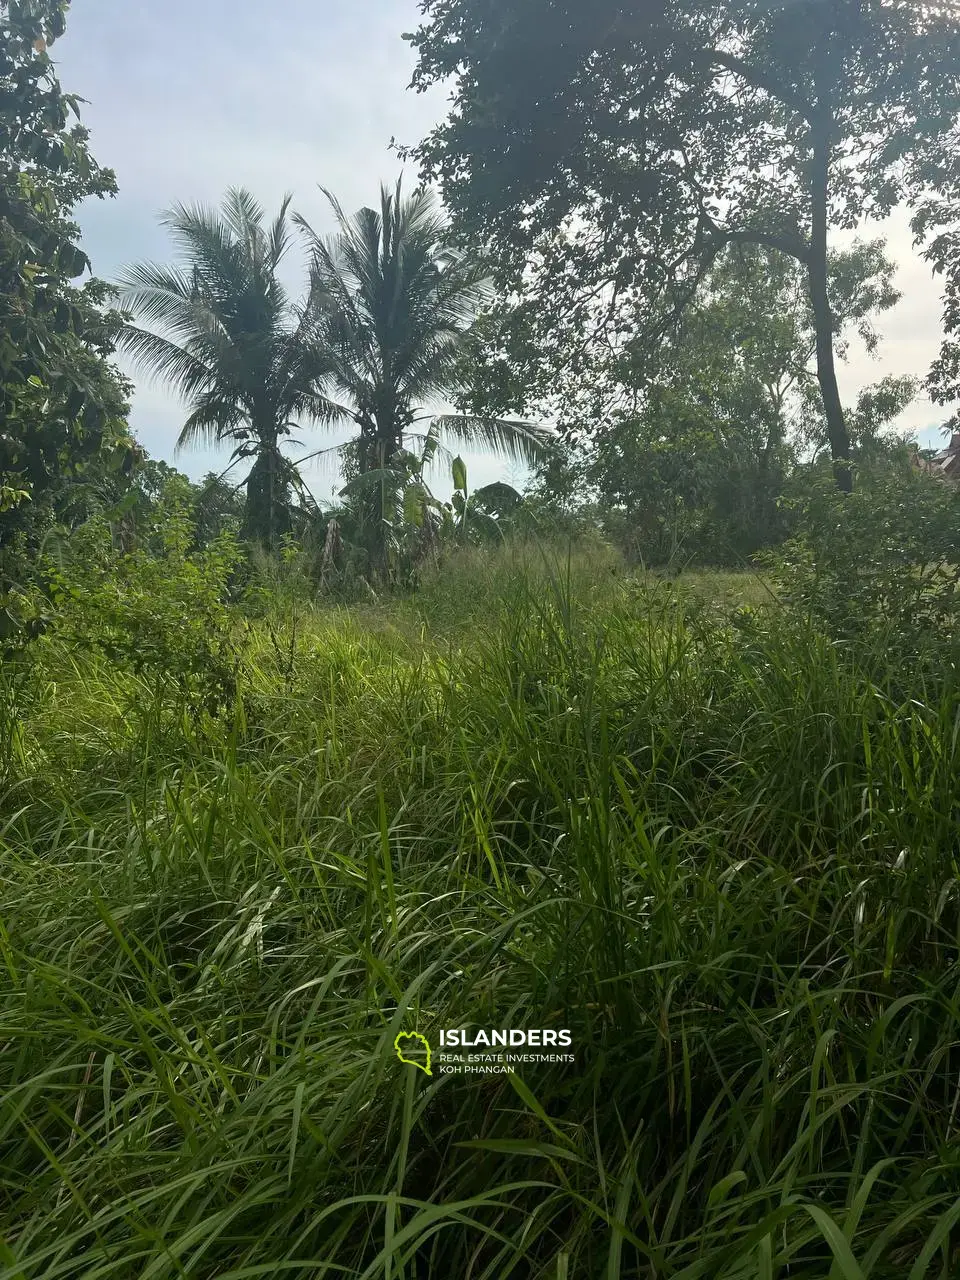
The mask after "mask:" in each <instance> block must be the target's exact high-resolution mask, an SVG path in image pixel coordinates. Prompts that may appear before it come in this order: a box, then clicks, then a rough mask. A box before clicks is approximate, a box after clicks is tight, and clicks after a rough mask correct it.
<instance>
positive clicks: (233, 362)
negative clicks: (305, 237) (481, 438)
mask: <svg viewBox="0 0 960 1280" xmlns="http://www.w3.org/2000/svg"><path fill="white" fill-rule="evenodd" d="M289 205H290V197H289V196H287V198H286V199H285V200H284V201H283V204H282V205H281V208H280V212H279V214H278V215H277V217H276V218H275V219H274V221H273V223H272V225H270V226H269V227H265V226H264V212H263V209H262V208H261V207H260V205H259V204H258V203H257V202H256V200H255V199H254V198H253V196H252V195H251V194H250V193H249V192H248V191H245V190H242V189H239V188H238V189H233V190H231V191H229V192H228V194H227V196H226V197H225V199H224V201H223V203H222V205H221V208H220V210H219V211H218V212H217V211H211V210H208V209H206V208H203V207H202V206H194V207H187V206H184V205H182V204H178V205H175V206H174V207H173V208H172V209H170V210H169V211H167V212H166V213H165V214H163V216H162V218H161V224H162V225H164V226H166V227H167V228H168V229H169V230H170V231H171V232H172V234H173V236H174V239H175V241H176V242H177V244H178V246H179V248H180V250H181V252H182V258H183V263H182V265H179V266H174V267H162V266H156V265H154V264H153V263H143V264H140V265H138V266H134V267H131V268H130V269H129V270H128V271H127V272H126V273H125V274H124V276H123V277H122V278H121V281H120V284H121V287H122V289H123V299H124V304H125V306H126V307H127V308H128V309H129V311H130V312H132V314H133V316H134V317H135V318H136V319H137V320H139V321H140V322H141V324H142V325H143V326H148V327H138V326H136V325H132V324H128V325H126V326H125V328H124V330H123V332H122V333H121V335H120V340H119V341H120V346H121V347H122V348H123V349H124V350H125V351H127V352H128V353H129V355H130V356H131V357H132V358H133V362H134V365H135V366H138V367H139V369H141V370H143V371H144V372H146V373H147V374H149V375H152V376H154V377H160V378H163V379H164V380H166V381H167V382H168V383H169V385H170V386H171V387H172V388H173V389H174V390H175V391H176V392H177V393H178V394H179V395H180V396H181V398H182V399H183V400H184V401H185V402H186V403H187V405H188V406H189V410H190V414H189V417H188V418H187V420H186V422H185V423H184V425H183V429H182V430H181V432H180V437H179V440H178V441H177V448H178V449H179V448H183V447H186V446H188V445H193V444H197V443H201V442H203V443H216V444H222V443H225V442H229V443H232V444H233V445H234V450H233V454H232V456H231V464H233V463H235V462H238V461H240V460H242V459H247V458H252V459H253V466H252V467H251V470H250V473H249V475H248V477H247V482H246V486H247V502H246V512H245V521H244V532H245V534H246V536H248V537H250V538H251V539H255V540H257V541H259V542H261V543H263V544H265V545H267V546H272V545H274V544H275V542H276V540H277V538H278V537H279V536H280V535H281V534H283V533H284V532H287V531H289V529H290V507H291V490H293V489H296V488H299V489H301V491H302V482H301V481H300V477H299V473H298V471H297V468H296V466H295V465H294V464H293V463H292V462H291V461H290V460H289V459H288V458H286V457H285V456H284V454H283V452H282V448H281V446H282V443H283V441H284V439H285V438H286V437H288V436H289V434H290V431H291V429H292V428H294V427H296V426H297V425H298V424H299V422H300V420H307V421H319V420H323V419H325V418H328V417H329V416H330V406H329V404H328V402H327V401H326V400H325V399H324V397H323V395H322V392H321V388H322V385H323V379H324V377H325V375H326V374H327V372H328V369H329V366H328V362H327V360H326V356H325V352H324V348H323V345H322V344H321V343H319V342H318V341H317V309H316V307H315V305H314V298H313V295H312V294H310V295H308V297H307V299H306V301H305V302H302V303H295V302H293V301H292V300H291V299H290V297H289V296H288V294H287V291H286V289H285V288H284V286H283V285H282V284H281V283H280V281H279V279H278V275H277V272H278V269H279V267H280V264H281V262H282V261H283V259H284V257H285V255H286V253H287V250H288V248H289V246H290V242H291V228H290V223H289V220H288V209H289ZM155 329H156V330H157V331H155Z"/></svg>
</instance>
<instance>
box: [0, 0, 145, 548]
mask: <svg viewBox="0 0 960 1280" xmlns="http://www.w3.org/2000/svg"><path fill="white" fill-rule="evenodd" d="M67 8H68V5H67V2H66V0H34V2H33V3H31V4H29V5H28V4H22V3H7V0H0V556H2V555H4V554H6V553H8V552H9V551H10V548H11V545H12V544H13V543H14V541H16V540H17V539H18V537H19V538H20V539H21V540H22V539H23V538H25V539H26V540H27V542H28V543H29V542H30V541H35V540H36V539H37V538H38V537H40V536H42V533H43V530H44V529H45V528H46V527H47V526H48V524H49V523H50V521H55V520H59V519H61V518H65V516H66V515H67V514H68V513H69V511H70V510H71V509H72V508H73V507H74V506H76V504H77V501H78V497H79V494H80V493H81V491H82V490H84V488H85V487H86V486H87V484H88V481H89V479H90V476H91V474H93V473H94V472H95V471H96V469H97V468H98V467H104V468H107V469H108V470H109V469H111V468H112V469H114V470H116V471H118V472H121V471H126V470H129V468H130V466H131V465H132V461H133V455H132V449H131V446H132V442H131V440H130V436H129V433H128V430H127V425H126V414H127V404H126V397H127V394H128V391H129V387H128V384H127V383H126V382H125V380H124V379H123V378H121V377H120V375H119V374H118V373H117V371H116V370H115V369H114V368H113V367H112V365H111V364H110V362H109V357H110V355H111V353H112V351H113V336H114V333H115V330H116V324H117V317H116V315H115V314H113V313H111V312H110V311H109V309H108V304H109V301H110V296H111V292H110V290H109V289H108V288H107V286H106V285H104V284H103V283H102V282H100V281H96V280H89V281H88V282H87V283H86V285H84V286H83V287H79V286H78V285H77V284H75V283H74V282H75V281H76V280H77V278H78V277H80V276H81V275H83V274H84V273H85V272H87V271H88V270H89V266H90V264H89V262H88V260H87V257H86V255H85V254H84V253H83V251H82V250H81V249H80V248H79V246H78V239H79V229H78V228H77V226H76V224H75V223H74V222H73V221H72V218H71V214H72V210H73V208H74V206H75V205H76V204H77V202H78V201H80V200H82V199H86V198H89V197H91V196H96V197H100V198H102V197H104V196H108V195H112V194H113V193H114V192H115V190H116V183H115V180H114V175H113V173H112V172H111V171H110V170H108V169H102V168H100V167H99V166H98V165H97V163H96V162H95V161H94V159H93V157H92V156H91V155H90V151H89V149H88V145H87V131H86V130H85V129H84V128H83V127H82V126H81V125H80V124H79V117H78V111H79V103H80V99H78V98H77V97H75V96H74V95H71V94H68V93H65V92H64V91H63V89H62V88H61V86H60V82H59V80H58V78H57V75H56V72H55V69H54V65H53V63H52V62H51V59H50V54H49V47H50V45H51V44H53V42H54V41H55V40H56V39H58V38H59V37H60V36H61V35H62V34H63V31H64V25H65V19H66V14H67ZM81 505H82V504H81ZM7 568H8V569H9V568H10V566H9V564H8V565H7Z"/></svg>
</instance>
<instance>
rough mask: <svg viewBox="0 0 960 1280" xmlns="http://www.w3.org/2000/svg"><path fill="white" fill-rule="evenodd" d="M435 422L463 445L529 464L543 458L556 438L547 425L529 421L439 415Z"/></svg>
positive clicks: (444, 433)
mask: <svg viewBox="0 0 960 1280" xmlns="http://www.w3.org/2000/svg"><path fill="white" fill-rule="evenodd" d="M434 422H435V424H436V426H437V429H438V430H439V431H440V432H441V433H442V434H443V435H445V436H449V437H450V438H451V439H452V440H454V441H455V442H456V443H457V444H458V445H460V446H462V447H464V448H467V449H473V450H479V451H489V452H491V453H494V454H496V455H497V456H498V457H501V458H506V459H508V460H509V461H510V462H518V463H524V464H526V465H528V466H530V465H533V464H534V463H537V462H539V461H541V460H542V459H543V458H544V457H546V456H547V454H548V453H549V451H550V446H551V444H552V443H553V441H554V439H555V437H554V433H553V432H552V431H550V429H549V428H547V427H543V426H539V425H537V424H535V423H532V422H511V421H509V420H508V419H506V418H479V417H474V416H471V415H469V414H441V415H440V416H438V417H437V418H435V419H434Z"/></svg>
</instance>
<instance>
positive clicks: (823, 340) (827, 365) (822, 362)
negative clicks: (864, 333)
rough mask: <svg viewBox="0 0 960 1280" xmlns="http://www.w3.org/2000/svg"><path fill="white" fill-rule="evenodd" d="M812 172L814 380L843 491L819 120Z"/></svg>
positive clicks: (843, 437) (845, 470)
mask: <svg viewBox="0 0 960 1280" xmlns="http://www.w3.org/2000/svg"><path fill="white" fill-rule="evenodd" d="M812 132H813V173H812V184H811V195H812V207H811V228H810V255H809V257H808V259H807V271H808V275H809V280H810V302H811V304H812V307H813V319H814V329H815V332H816V338H817V380H818V382H819V383H820V395H821V397H822V399H823V412H824V414H825V416H826V419H827V435H828V437H829V440H830V456H831V457H832V459H833V474H834V478H835V479H836V482H837V487H838V488H839V489H840V490H841V492H843V493H850V492H851V491H852V489H853V470H852V467H851V458H850V437H849V435H848V433H847V424H846V420H845V418H844V414H843V404H842V403H841V400H840V388H839V387H838V385H837V369H836V363H835V359H834V352H833V313H832V311H831V309H830V295H829V292H828V289H827V196H828V189H829V178H830V124H829V122H827V121H821V122H819V123H818V124H817V125H816V126H815V127H814V129H813V131H812Z"/></svg>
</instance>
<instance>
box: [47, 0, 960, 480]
mask: <svg viewBox="0 0 960 1280" xmlns="http://www.w3.org/2000/svg"><path fill="white" fill-rule="evenodd" d="M417 21H418V13H417V5H416V2H415V0H286V2H285V3H284V4H282V5H280V4H274V5H272V6H265V5H263V4H254V3H252V0H75V3H74V5H73V8H72V10H71V12H70V15H69V17H68V23H67V32H66V35H65V36H64V37H63V39H62V40H60V41H58V42H57V43H56V45H55V46H54V47H53V49H52V50H51V53H52V56H53V58H54V60H55V61H56V62H57V63H58V65H59V70H60V76H61V80H62V82H63V85H64V88H65V89H66V90H67V91H69V92H75V93H78V94H80V96H81V97H84V98H86V99H88V103H87V105H86V106H85V107H84V108H83V120H84V123H85V124H87V126H88V127H89V128H90V130H91V134H92V148H93V152H94V154H95V156H96V157H97V159H98V160H99V161H100V163H101V164H104V165H109V166H110V167H112V168H113V169H115V170H116V173H117V179H118V183H119V187H120V194H119V195H118V196H117V197H116V199H114V200H109V201H106V202H99V201H92V202H89V203H87V204H85V205H83V206H82V207H81V209H80V212H79V221H80V224H81V226H82V228H83V233H84V247H85V248H86V250H87V252H88V254H89V255H90V257H91V259H92V262H93V267H94V271H95V273H96V274H97V275H99V276H101V277H102V278H104V279H112V278H114V277H115V275H116V273H117V272H118V271H119V270H120V268H121V267H123V266H125V265H127V264H129V263H131V262H134V261H138V260H141V259H145V258H149V259H154V260H157V261H167V260H169V259H170V256H171V254H170V247H169V243H168V241H167V238H166V235H165V233H164V232H163V231H162V229H161V228H160V227H159V226H158V223H157V215H158V214H159V212H160V210H161V209H163V208H165V207H167V206H168V205H169V204H171V203H172V202H174V201H184V202H187V203H189V202H193V201H197V200H200V201H204V202H206V203H210V204H216V203H217V202H218V201H219V199H220V197H221V196H222V194H223V193H224V191H225V190H226V189H227V188H228V187H230V186H246V187H249V188H250V189H251V190H252V191H253V192H254V194H255V195H256V196H257V197H258V198H259V199H260V200H261V201H262V202H263V204H264V205H265V206H266V208H267V210H268V211H271V212H272V211H274V210H275V209H276V208H277V207H278V206H279V203H280V201H281V199H282V198H283V196H284V194H285V193H286V192H287V191H292V192H293V193H294V205H295V207H296V208H298V209H299V210H301V211H302V212H303V213H304V214H306V216H307V217H308V218H309V219H310V220H311V222H312V223H313V224H314V226H315V227H317V228H318V229H321V230H323V229H327V228H329V217H328V214H327V212H326V208H325V204H324V201H323V197H322V196H321V195H320V193H319V191H318V190H317V184H319V183H322V184H323V185H324V186H327V187H329V188H330V189H331V190H333V191H334V192H335V193H336V194H337V196H338V197H339V198H340V200H341V203H342V204H343V205H344V207H345V208H346V209H347V210H349V211H352V210H353V209H355V208H358V207H360V206H361V205H363V204H369V203H371V202H372V201H374V200H375V199H376V196H377V191H378V187H379V183H380V181H381V180H388V181H392V180H394V179H395V178H396V176H397V175H398V174H399V172H400V164H399V161H398V159H397V157H396V155H394V154H393V153H392V152H391V151H390V149H389V142H390V139H391V137H392V136H395V137H397V138H398V139H399V140H400V141H402V142H414V141H416V140H418V139H419V138H420V137H421V136H422V135H423V134H424V133H425V132H426V131H427V130H428V129H429V128H430V126H431V125H432V124H433V123H434V122H435V121H436V120H438V119H439V118H440V117H441V116H442V115H443V113H444V110H445V105H446V96H447V95H446V93H445V92H444V91H443V90H434V91H432V92H431V93H429V94H425V95H420V94H415V93H412V92H410V91H408V89H407V85H408V83H409V80H410V73H411V71H412V68H413V61H414V59H413V54H412V51H411V49H410V47H409V46H408V45H407V44H405V43H404V42H403V40H402V39H401V34H402V33H403V32H404V31H408V30H410V29H411V28H413V27H414V26H415V25H416V24H417ZM413 176H414V175H413V174H410V177H411V179H412V178H413ZM867 230H868V232H870V233H871V234H876V229H875V228H868V229H867ZM881 231H882V232H885V233H886V234H887V235H888V237H889V239H890V248H891V251H892V253H893V256H894V257H895V258H896V260H897V261H898V263H899V266H900V271H899V279H898V284H899V287H900V288H901V289H902V290H903V292H904V295H905V296H904V299H903V301H902V302H901V303H900V304H899V306H898V307H897V308H896V310H895V311H893V312H892V313H889V314H888V315H887V316H886V317H885V318H884V319H883V322H882V326H881V327H882V330H883V333H884V341H883V343H882V345H881V349H880V358H879V360H871V359H869V358H868V357H866V356H865V354H864V353H862V352H860V351H855V352H854V353H853V355H852V358H851V359H850V361H849V363H848V364H847V365H846V366H845V367H844V368H843V370H842V372H841V390H842V392H843V394H844V397H845V399H848V400H853V399H855V397H856V393H857V391H858V390H859V388H860V387H862V386H863V385H865V384H866V383H869V382H872V381H875V380H876V379H878V378H879V377H880V376H882V374H883V373H885V372H890V373H898V374H899V373H914V374H923V373H925V372H926V369H927V368H928V366H929V364H930V361H931V360H932V358H933V357H934V355H935V354H936V350H937V347H938V345H939V335H940V326H939V293H938V289H937V287H936V285H935V284H934V283H933V281H932V280H931V277H930V272H929V270H928V268H926V266H925V265H924V264H923V263H921V262H920V261H919V260H918V258H917V257H916V255H915V253H914V252H913V251H912V250H911V248H910V238H909V233H908V232H907V230H906V219H905V218H904V217H898V218H896V219H894V220H893V221H892V222H891V224H888V226H887V227H885V228H883V229H881ZM298 268H299V263H298V262H297V260H296V258H295V257H294V256H291V259H290V262H289V268H288V280H289V283H290V284H291V286H293V287H296V285H297V282H298V279H299V270H298ZM184 416H185V415H184V411H183V408H182V407H181V406H180V405H179V404H178V402H177V401H176V400H175V399H174V398H173V397H171V396H170V395H169V394H168V393H167V392H166V391H165V390H164V388H163V387H162V386H151V385H148V384H143V383H140V384H138V386H137V391H136V395H135V397H134V402H133V413H132V423H133V426H134V429H135V431H136V433H137V435H138V437H139V438H140V440H141V441H142V442H143V443H144V445H145V446H146V448H147V449H148V450H149V452H150V453H151V454H153V455H154V456H156V457H162V458H165V459H167V460H168V461H175V462H176V465H177V466H179V467H180V468H181V469H182V470H184V471H186V472H187V473H188V474H190V475H191V476H194V477H197V476H199V475H201V474H202V473H203V472H205V471H207V470H210V469H218V470H219V469H222V468H223V467H224V466H226V461H227V456H228V455H227V452H226V451H223V452H220V453H214V452H203V453H201V452H190V453H186V452H185V453H182V454H179V455H178V456H177V457H176V458H174V452H173V451H174V441H175V439H176V436H177V433H178V431H179V428H180V425H181V423H182V421H183V418H184ZM944 416H946V415H945V414H943V413H942V412H941V411H940V410H938V409H936V408H935V407H934V406H931V405H930V404H929V403H924V402H922V401H921V402H918V403H917V404H915V405H913V406H912V407H911V408H910V409H909V410H908V411H907V412H906V414H905V415H904V417H903V420H902V423H901V424H899V425H903V426H906V427H916V428H922V427H927V426H929V425H930V424H931V423H936V422H938V421H941V420H942V419H943V417H944ZM347 434H348V433H346V432H344V433H341V435H340V436H339V437H338V439H343V438H346V436H347ZM925 434H926V433H925ZM304 435H305V439H306V440H307V442H308V445H309V448H310V449H311V450H312V449H316V448H320V447H322V445H323V444H324V443H325V442H326V438H325V437H323V436H321V435H320V434H319V433H317V432H316V431H313V430H310V429H308V430H307V431H306V432H305V433H304ZM333 442H334V439H333V438H330V443H333ZM468 463H469V464H470V467H471V480H472V484H474V485H476V484H479V483H484V482H486V481H489V480H492V479H497V478H503V479H508V480H510V479H512V480H513V481H514V483H516V482H517V481H518V480H519V479H521V477H520V476H519V475H517V474H516V473H511V470H510V468H509V467H508V466H506V465H504V464H501V463H499V462H497V461H496V460H493V459H483V460H480V459H471V458H468ZM309 478H310V484H311V487H312V488H313V489H314V492H315V493H316V494H317V496H318V497H326V496H328V495H329V494H330V492H331V490H332V489H333V487H334V478H333V477H332V476H331V475H330V474H329V473H325V474H324V473H319V472H316V471H312V470H311V472H310V477H309Z"/></svg>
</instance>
